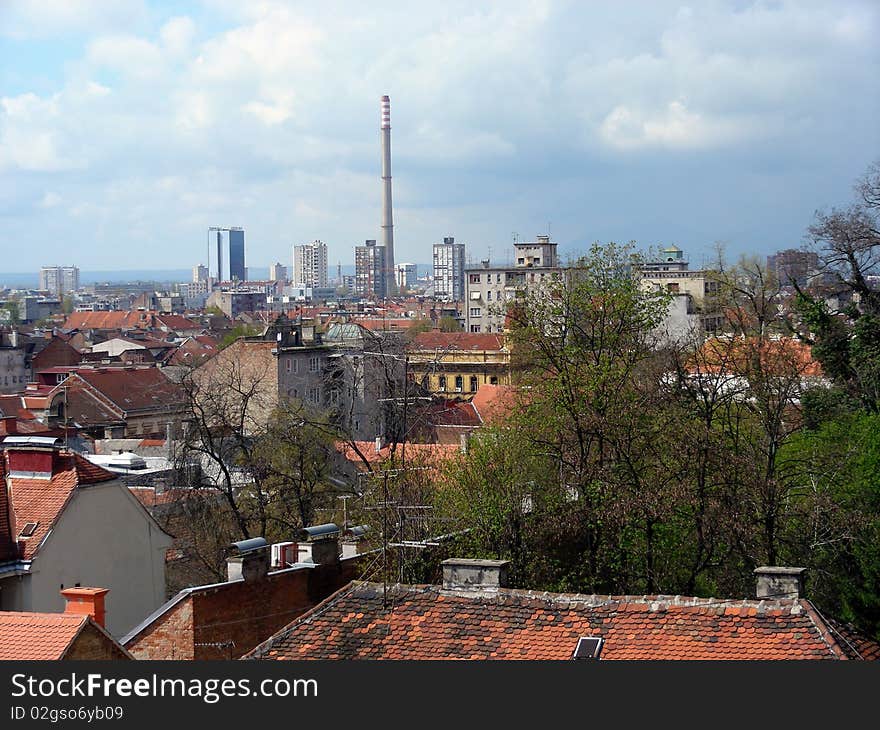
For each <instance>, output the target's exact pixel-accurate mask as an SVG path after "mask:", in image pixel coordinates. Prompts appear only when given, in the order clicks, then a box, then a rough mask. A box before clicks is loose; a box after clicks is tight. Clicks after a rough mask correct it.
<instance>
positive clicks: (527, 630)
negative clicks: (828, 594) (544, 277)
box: [246, 581, 876, 660]
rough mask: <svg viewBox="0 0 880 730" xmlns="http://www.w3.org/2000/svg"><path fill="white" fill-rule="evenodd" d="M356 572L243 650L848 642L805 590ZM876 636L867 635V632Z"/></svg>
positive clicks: (797, 655) (313, 655)
mask: <svg viewBox="0 0 880 730" xmlns="http://www.w3.org/2000/svg"><path fill="white" fill-rule="evenodd" d="M388 595H389V598H390V600H391V606H392V607H393V608H392V610H390V611H389V610H386V609H385V608H384V607H383V588H382V584H380V583H366V582H360V581H355V582H353V583H351V584H349V585H348V586H347V587H346V588H343V589H342V590H341V591H339V592H337V593H336V594H335V595H333V596H331V597H330V598H328V599H327V600H326V601H324V602H323V603H321V604H319V605H318V606H317V607H316V608H315V609H313V610H312V611H310V612H308V613H306V614H304V615H303V616H301V617H300V618H299V619H297V620H296V621H293V622H292V623H291V624H289V625H288V626H287V627H285V628H284V629H283V630H282V631H280V632H278V633H277V634H276V635H275V636H273V637H272V638H271V639H269V640H268V641H266V642H264V643H263V644H262V645H260V646H258V647H257V648H256V649H255V650H254V651H253V652H252V653H251V654H249V655H246V658H257V659H410V660H412V659H532V660H567V659H571V658H572V655H573V653H574V650H575V647H576V646H577V643H578V639H580V638H581V637H600V638H602V639H603V640H604V645H603V649H602V654H601V658H602V659H622V660H632V659H665V660H670V659H704V660H705V659H734V660H768V659H847V658H858V657H857V656H855V655H852V656H850V655H848V652H847V651H845V650H844V648H843V647H842V646H841V643H847V642H848V643H849V645H851V646H853V647H855V646H857V645H856V644H855V643H854V642H852V641H851V640H849V639H846V641H844V638H845V637H844V635H843V634H842V633H840V630H839V629H838V628H837V627H833V626H831V625H829V624H827V623H826V622H825V621H824V620H823V618H822V617H821V616H820V615H819V614H818V612H817V611H816V610H815V609H814V607H813V606H812V604H810V602H809V601H806V600H803V599H792V600H777V601H767V600H763V601H757V600H723V599H714V598H693V597H684V596H600V595H583V594H565V593H545V592H535V591H523V590H513V589H504V588H502V589H499V590H498V591H497V592H494V593H481V592H468V591H461V590H444V589H443V588H441V587H439V586H434V585H409V586H407V585H397V586H393V587H389V589H388ZM867 644H868V645H870V646H872V647H874V646H876V644H875V642H870V641H868V642H867Z"/></svg>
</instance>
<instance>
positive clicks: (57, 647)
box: [0, 611, 88, 661]
mask: <svg viewBox="0 0 880 730" xmlns="http://www.w3.org/2000/svg"><path fill="white" fill-rule="evenodd" d="M87 621H88V616H86V615H84V614H83V615H75V614H69V613H27V612H22V611H0V661H9V660H25V659H37V660H46V659H49V660H54V659H60V658H61V657H62V656H63V655H64V653H65V651H66V650H67V648H68V647H69V646H70V644H71V642H72V641H73V640H74V639H75V638H76V635H77V634H78V633H79V632H80V630H82V628H83V626H84V625H85V624H86V622H87Z"/></svg>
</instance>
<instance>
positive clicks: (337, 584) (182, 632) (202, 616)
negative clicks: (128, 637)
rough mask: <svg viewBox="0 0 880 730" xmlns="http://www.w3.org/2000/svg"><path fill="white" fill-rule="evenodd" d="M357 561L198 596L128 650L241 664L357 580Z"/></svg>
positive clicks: (284, 574)
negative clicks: (250, 653)
mask: <svg viewBox="0 0 880 730" xmlns="http://www.w3.org/2000/svg"><path fill="white" fill-rule="evenodd" d="M358 563H359V561H358V560H357V559H356V558H352V559H347V560H344V561H342V562H341V563H340V564H339V565H338V566H332V565H322V566H318V567H317V568H299V569H295V570H288V571H285V572H282V573H275V574H272V575H269V576H267V577H266V578H265V579H264V580H260V581H256V582H252V583H247V582H235V583H224V584H221V585H219V586H217V587H215V588H211V589H208V590H204V591H198V592H196V593H193V594H192V595H190V596H188V597H187V598H186V599H184V600H183V601H181V602H180V603H179V604H177V605H176V606H174V608H172V609H171V610H170V611H169V612H168V613H166V614H165V615H163V616H161V617H160V618H159V619H158V620H157V621H155V622H154V623H153V624H152V625H151V626H149V627H148V628H147V629H145V630H144V631H142V632H141V633H140V634H139V635H138V636H137V637H135V639H134V640H133V641H131V642H129V643H128V645H127V646H126V648H127V649H128V650H129V651H130V652H131V653H132V654H133V655H134V656H135V658H137V659H238V658H239V657H240V656H242V654H245V653H246V652H248V651H250V650H251V649H253V648H254V647H255V646H256V645H257V644H259V643H261V642H263V641H265V640H266V639H268V638H269V637H270V636H271V635H272V634H274V633H275V632H276V631H278V630H280V629H282V628H283V627H284V626H286V625H287V624H289V623H290V622H291V621H293V620H294V619H295V618H297V617H298V616H300V615H301V614H303V613H305V612H306V611H308V610H309V609H310V608H312V607H313V606H315V605H317V604H318V603H320V602H321V601H323V600H324V599H325V598H326V597H327V596H329V595H330V594H331V593H334V592H335V591H337V590H339V589H340V588H341V587H342V586H344V585H345V584H346V583H348V582H350V581H351V580H353V579H355V578H357V577H358V575H359V573H358Z"/></svg>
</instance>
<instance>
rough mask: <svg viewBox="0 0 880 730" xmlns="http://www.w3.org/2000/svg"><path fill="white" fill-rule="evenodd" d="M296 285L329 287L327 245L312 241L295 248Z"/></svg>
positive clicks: (294, 268)
mask: <svg viewBox="0 0 880 730" xmlns="http://www.w3.org/2000/svg"><path fill="white" fill-rule="evenodd" d="M292 283H294V284H305V285H306V286H312V287H326V286H327V244H326V243H324V242H323V241H312V242H311V243H304V244H301V245H298V246H294V247H293V279H292Z"/></svg>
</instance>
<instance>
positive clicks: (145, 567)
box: [0, 480, 172, 636]
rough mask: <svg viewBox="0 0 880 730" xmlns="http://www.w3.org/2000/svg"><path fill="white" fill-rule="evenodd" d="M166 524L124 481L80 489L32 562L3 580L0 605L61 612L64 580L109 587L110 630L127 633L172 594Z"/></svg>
mask: <svg viewBox="0 0 880 730" xmlns="http://www.w3.org/2000/svg"><path fill="white" fill-rule="evenodd" d="M171 542H172V539H171V537H170V536H168V535H166V534H165V533H164V532H162V530H161V529H159V526H158V525H157V524H156V523H155V522H154V521H153V520H152V519H151V518H150V517H149V515H148V514H147V513H146V511H145V510H144V509H143V507H141V505H140V503H139V502H138V501H137V500H136V499H135V498H134V497H133V496H132V495H131V494H130V493H129V491H128V489H127V488H126V487H125V486H124V485H123V484H122V482H120V481H117V480H114V481H112V482H103V483H101V484H94V485H91V486H86V487H80V488H78V489H76V490H75V492H74V494H73V497H72V499H71V501H70V502H69V504H68V505H67V507H66V508H65V509H64V511H63V512H62V513H61V517H60V519H59V520H58V522H57V524H56V525H55V527H54V528H53V529H52V532H51V533H50V534H49V536H48V537H47V538H46V541H45V543H44V544H43V546H42V548H40V551H39V553H37V555H36V557H35V558H34V561H33V564H32V573H31V575H29V576H23V577H22V578H20V579H18V578H15V577H13V578H9V579H5V580H3V581H2V584H0V608H2V609H3V610H15V611H36V612H41V613H61V612H63V611H64V607H65V600H64V597H63V596H62V595H61V594H60V593H59V590H60V588H61V586H64V587H65V588H70V587H71V586H74V585H76V584H79V585H82V586H95V587H101V588H108V589H109V590H110V592H109V593H108V594H107V598H106V602H105V606H106V610H107V621H106V625H107V630H108V631H109V632H110V633H111V634H112V635H113V636H122V635H123V634H124V633H125V632H126V631H128V630H129V629H131V628H132V627H133V626H136V625H137V623H138V622H139V621H142V620H143V618H144V616H146V615H148V614H149V613H150V612H151V611H154V610H155V609H156V608H158V607H159V606H161V605H162V603H164V601H165V550H166V549H167V548H168V547H170V546H171Z"/></svg>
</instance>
